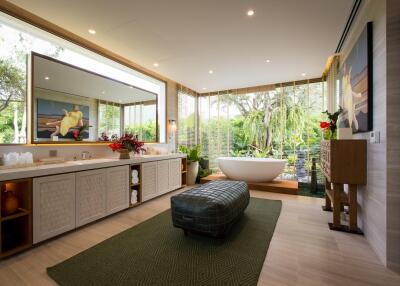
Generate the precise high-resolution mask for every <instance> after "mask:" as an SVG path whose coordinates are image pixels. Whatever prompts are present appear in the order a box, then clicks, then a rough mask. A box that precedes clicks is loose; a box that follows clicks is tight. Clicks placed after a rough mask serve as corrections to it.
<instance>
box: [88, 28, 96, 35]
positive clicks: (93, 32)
mask: <svg viewBox="0 0 400 286" xmlns="http://www.w3.org/2000/svg"><path fill="white" fill-rule="evenodd" d="M88 32H89V34H91V35H95V34H96V30H93V29H89V30H88Z"/></svg>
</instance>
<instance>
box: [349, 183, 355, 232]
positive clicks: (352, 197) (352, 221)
mask: <svg viewBox="0 0 400 286" xmlns="http://www.w3.org/2000/svg"><path fill="white" fill-rule="evenodd" d="M349 229H350V231H357V185H349Z"/></svg>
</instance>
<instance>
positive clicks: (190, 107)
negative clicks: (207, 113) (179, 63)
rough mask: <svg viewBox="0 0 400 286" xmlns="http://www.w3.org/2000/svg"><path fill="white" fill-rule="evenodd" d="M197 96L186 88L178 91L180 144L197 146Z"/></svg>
mask: <svg viewBox="0 0 400 286" xmlns="http://www.w3.org/2000/svg"><path fill="white" fill-rule="evenodd" d="M196 102H197V95H196V94H195V93H193V92H192V91H190V90H188V89H184V88H182V87H181V88H180V89H179V90H178V144H179V145H185V146H190V147H192V146H194V145H196V144H197V123H196V121H197V110H196V108H197V103H196Z"/></svg>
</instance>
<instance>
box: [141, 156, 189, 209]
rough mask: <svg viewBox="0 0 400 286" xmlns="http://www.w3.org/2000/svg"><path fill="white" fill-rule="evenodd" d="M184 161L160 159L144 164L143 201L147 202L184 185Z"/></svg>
mask: <svg viewBox="0 0 400 286" xmlns="http://www.w3.org/2000/svg"><path fill="white" fill-rule="evenodd" d="M181 164H182V161H181V159H180V158H178V159H170V160H160V161H156V162H149V163H143V164H142V201H143V202H145V201H147V200H150V199H152V198H155V197H157V196H160V195H162V194H165V193H168V192H170V191H173V190H176V189H179V188H180V187H181V186H182V182H181V180H182V176H181Z"/></svg>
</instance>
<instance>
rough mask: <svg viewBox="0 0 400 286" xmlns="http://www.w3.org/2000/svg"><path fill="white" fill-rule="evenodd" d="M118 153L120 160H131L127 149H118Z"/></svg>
mask: <svg viewBox="0 0 400 286" xmlns="http://www.w3.org/2000/svg"><path fill="white" fill-rule="evenodd" d="M118 153H119V158H120V159H130V158H131V156H130V155H129V153H130V152H129V150H128V149H119V150H118Z"/></svg>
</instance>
